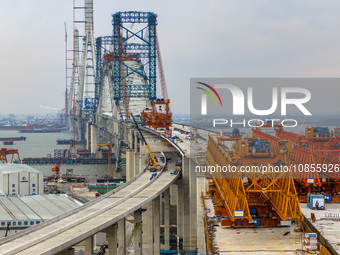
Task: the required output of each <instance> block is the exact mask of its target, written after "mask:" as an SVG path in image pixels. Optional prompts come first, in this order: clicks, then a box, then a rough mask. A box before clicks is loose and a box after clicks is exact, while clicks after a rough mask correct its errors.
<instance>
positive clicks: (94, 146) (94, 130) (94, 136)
mask: <svg viewBox="0 0 340 255" xmlns="http://www.w3.org/2000/svg"><path fill="white" fill-rule="evenodd" d="M90 138H91V143H90V147H91V153H92V154H95V153H97V150H98V129H97V126H96V125H93V124H92V125H91V135H90Z"/></svg>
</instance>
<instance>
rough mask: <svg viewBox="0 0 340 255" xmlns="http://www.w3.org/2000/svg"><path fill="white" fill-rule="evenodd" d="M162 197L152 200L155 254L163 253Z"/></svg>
mask: <svg viewBox="0 0 340 255" xmlns="http://www.w3.org/2000/svg"><path fill="white" fill-rule="evenodd" d="M160 207H161V204H160V197H159V196H158V197H156V198H155V199H154V200H153V201H152V209H153V235H154V238H153V239H154V240H153V254H160V253H161V230H160V225H161V224H160V223H161V222H160V219H161V215H160Z"/></svg>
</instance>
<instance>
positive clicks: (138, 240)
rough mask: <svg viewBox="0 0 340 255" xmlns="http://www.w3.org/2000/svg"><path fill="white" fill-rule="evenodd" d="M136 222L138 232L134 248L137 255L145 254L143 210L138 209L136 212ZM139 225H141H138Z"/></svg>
mask: <svg viewBox="0 0 340 255" xmlns="http://www.w3.org/2000/svg"><path fill="white" fill-rule="evenodd" d="M134 218H135V219H134V223H135V228H137V230H136V234H135V237H134V238H135V240H134V249H135V253H134V254H135V255H142V254H143V236H142V232H143V222H142V210H141V209H140V210H137V211H135V212H134ZM137 225H139V226H137Z"/></svg>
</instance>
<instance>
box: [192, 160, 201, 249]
mask: <svg viewBox="0 0 340 255" xmlns="http://www.w3.org/2000/svg"><path fill="white" fill-rule="evenodd" d="M193 163H194V160H193V159H190V160H189V189H190V190H189V194H190V213H189V215H190V238H189V239H190V246H192V247H196V246H197V220H198V218H197V208H200V207H197V199H198V198H197V197H198V195H199V196H200V195H201V192H199V194H197V183H196V182H197V176H196V173H195V171H194V166H193V165H192V164H193ZM199 198H200V197H199ZM199 201H200V199H199Z"/></svg>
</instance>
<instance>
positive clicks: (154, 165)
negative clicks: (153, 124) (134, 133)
mask: <svg viewBox="0 0 340 255" xmlns="http://www.w3.org/2000/svg"><path fill="white" fill-rule="evenodd" d="M130 115H131V117H132V119H133V121H134V123H135V125H136V127H137V129H138V132H139V133H140V135H141V137H142V140H143V142H144V143H145V146H146V148H147V149H148V152H149V155H150V172H155V171H157V170H158V168H160V167H161V166H160V165H159V164H158V163H157V161H156V159H155V157H154V156H153V154H152V152H151V150H150V147H149V145H148V143H147V142H146V140H145V138H144V136H143V133H142V131H141V130H140V128H139V126H138V124H137V121H136V119H135V117H134V116H133V114H132V112H130Z"/></svg>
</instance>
